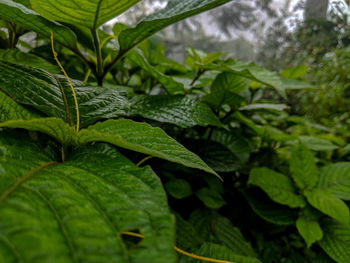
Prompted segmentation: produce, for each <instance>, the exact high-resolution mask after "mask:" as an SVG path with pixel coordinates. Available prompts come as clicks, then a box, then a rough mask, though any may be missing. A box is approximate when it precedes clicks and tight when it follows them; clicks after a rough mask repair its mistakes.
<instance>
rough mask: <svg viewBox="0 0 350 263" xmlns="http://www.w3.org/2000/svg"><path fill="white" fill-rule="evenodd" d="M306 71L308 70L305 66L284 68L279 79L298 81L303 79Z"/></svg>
mask: <svg viewBox="0 0 350 263" xmlns="http://www.w3.org/2000/svg"><path fill="white" fill-rule="evenodd" d="M308 69H309V68H308V67H307V66H305V65H299V66H296V67H292V68H286V69H284V70H282V71H281V73H280V74H281V77H283V78H286V79H298V78H301V77H303V76H304V75H305V74H306V73H307V71H308Z"/></svg>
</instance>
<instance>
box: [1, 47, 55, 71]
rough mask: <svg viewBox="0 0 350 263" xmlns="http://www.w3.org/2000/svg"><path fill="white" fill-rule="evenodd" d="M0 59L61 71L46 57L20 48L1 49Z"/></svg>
mask: <svg viewBox="0 0 350 263" xmlns="http://www.w3.org/2000/svg"><path fill="white" fill-rule="evenodd" d="M0 59H1V60H4V61H7V62H11V63H17V64H21V65H27V66H31V67H34V68H41V69H45V70H46V71H48V72H50V73H54V74H55V73H60V71H59V69H58V67H57V66H56V65H52V64H51V63H49V62H48V61H46V60H45V59H43V58H41V57H38V56H36V55H33V54H29V53H24V52H21V51H20V50H18V49H0Z"/></svg>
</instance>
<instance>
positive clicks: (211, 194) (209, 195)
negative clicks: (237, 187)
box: [196, 188, 226, 209]
mask: <svg viewBox="0 0 350 263" xmlns="http://www.w3.org/2000/svg"><path fill="white" fill-rule="evenodd" d="M196 195H197V197H198V198H199V199H200V200H201V201H202V202H203V203H204V204H205V205H206V206H207V207H208V208H212V209H219V208H220V207H222V206H223V205H225V204H226V202H225V200H224V199H223V198H222V196H221V195H220V193H218V192H217V191H215V190H213V189H210V188H202V189H200V190H198V191H197V192H196Z"/></svg>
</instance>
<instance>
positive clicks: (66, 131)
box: [0, 118, 75, 146]
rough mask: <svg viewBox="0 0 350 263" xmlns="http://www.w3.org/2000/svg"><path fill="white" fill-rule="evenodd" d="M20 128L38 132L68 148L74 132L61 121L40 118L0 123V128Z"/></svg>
mask: <svg viewBox="0 0 350 263" xmlns="http://www.w3.org/2000/svg"><path fill="white" fill-rule="evenodd" d="M3 127H6V128H16V129H17V128H20V129H26V130H29V131H38V132H42V133H45V134H47V135H50V136H51V137H53V138H55V139H56V140H57V141H59V142H60V143H61V144H63V145H65V146H68V145H71V144H72V143H73V136H74V134H75V131H74V129H73V127H70V126H69V125H68V124H67V123H65V122H64V121H63V120H62V119H59V118H40V119H31V120H10V121H5V122H2V123H0V128H3Z"/></svg>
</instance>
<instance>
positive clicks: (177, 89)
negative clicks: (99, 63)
mask: <svg viewBox="0 0 350 263" xmlns="http://www.w3.org/2000/svg"><path fill="white" fill-rule="evenodd" d="M127 58H128V59H129V60H130V61H131V62H133V63H134V64H136V65H138V66H140V67H141V68H142V69H143V70H144V71H146V72H148V73H149V74H150V75H151V76H152V77H153V78H155V79H156V80H158V81H159V82H160V83H161V84H162V85H163V87H164V88H165V89H166V90H167V91H168V92H169V93H170V94H182V93H183V91H184V85H183V84H182V83H180V82H177V81H175V80H174V79H173V78H172V77H170V76H167V75H165V74H163V73H161V72H160V71H158V70H157V69H156V68H155V67H153V66H152V65H151V64H149V62H148V61H147V59H146V58H145V56H144V55H143V54H142V52H141V51H140V50H138V49H137V50H132V51H130V52H129V53H128V55H127Z"/></svg>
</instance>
